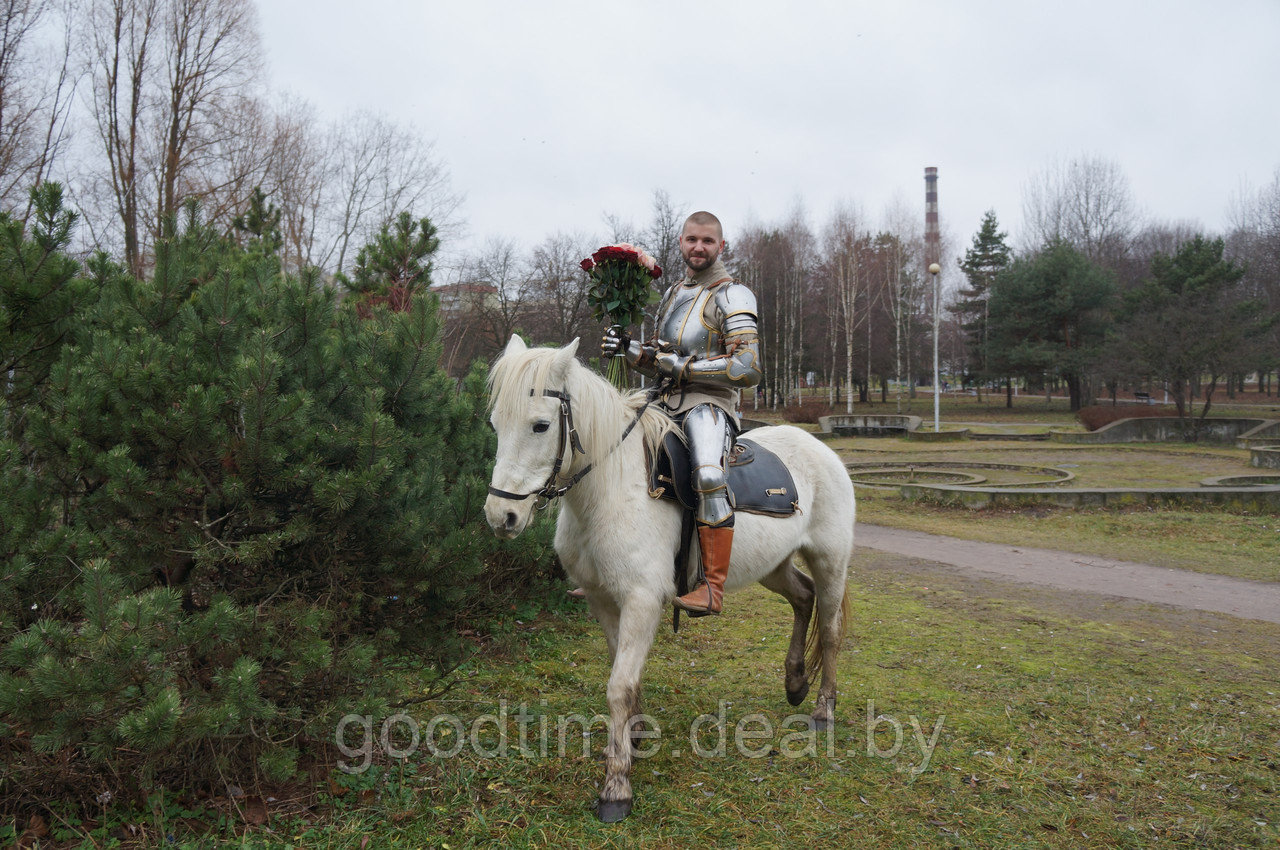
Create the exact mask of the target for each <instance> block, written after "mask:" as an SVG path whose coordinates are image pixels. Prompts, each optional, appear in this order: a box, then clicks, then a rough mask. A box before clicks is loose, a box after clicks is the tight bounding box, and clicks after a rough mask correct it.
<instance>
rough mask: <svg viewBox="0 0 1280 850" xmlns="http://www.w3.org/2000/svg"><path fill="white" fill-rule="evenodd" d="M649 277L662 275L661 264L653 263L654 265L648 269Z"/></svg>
mask: <svg viewBox="0 0 1280 850" xmlns="http://www.w3.org/2000/svg"><path fill="white" fill-rule="evenodd" d="M649 277H652V278H659V277H662V266H659V265H657V264H656V263H655V264H654V267H653V268H651V269H649Z"/></svg>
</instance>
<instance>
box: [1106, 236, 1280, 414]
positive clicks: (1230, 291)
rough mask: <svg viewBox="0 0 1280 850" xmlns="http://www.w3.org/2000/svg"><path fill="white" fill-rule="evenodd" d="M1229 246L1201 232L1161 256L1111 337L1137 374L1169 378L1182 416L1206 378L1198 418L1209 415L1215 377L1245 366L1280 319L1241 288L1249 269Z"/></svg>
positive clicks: (1128, 301) (1167, 382)
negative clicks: (1238, 261) (1230, 256)
mask: <svg viewBox="0 0 1280 850" xmlns="http://www.w3.org/2000/svg"><path fill="white" fill-rule="evenodd" d="M1224 247H1225V246H1224V244H1223V241H1222V240H1221V239H1206V238H1205V237H1204V236H1200V235H1197V236H1195V237H1194V238H1192V239H1189V240H1187V241H1186V242H1184V243H1182V244H1181V245H1180V246H1179V247H1178V249H1177V251H1175V252H1174V253H1173V254H1171V255H1169V254H1160V253H1158V254H1156V255H1155V257H1153V258H1152V260H1151V271H1150V276H1149V277H1148V278H1147V280H1146V281H1144V282H1143V284H1142V286H1140V287H1139V288H1138V289H1136V290H1134V291H1132V292H1130V293H1128V295H1127V296H1126V298H1125V304H1124V315H1123V321H1122V322H1121V324H1120V326H1119V328H1118V329H1117V333H1116V334H1115V339H1114V341H1113V346H1114V349H1113V351H1114V358H1115V360H1116V361H1117V362H1119V363H1123V364H1125V366H1126V370H1127V371H1128V372H1129V373H1130V374H1132V375H1134V376H1136V377H1141V378H1146V379H1154V380H1156V381H1158V382H1160V383H1163V385H1164V386H1165V388H1166V389H1167V390H1168V392H1169V394H1170V395H1172V396H1173V399H1174V403H1175V405H1176V406H1177V409H1178V415H1179V416H1181V417H1186V416H1187V415H1189V413H1190V408H1191V404H1192V399H1193V398H1194V397H1195V395H1196V392H1195V389H1196V387H1197V386H1198V385H1199V383H1200V381H1201V379H1202V377H1205V376H1207V377H1208V378H1209V383H1208V385H1207V386H1205V387H1204V388H1203V390H1204V393H1203V395H1204V407H1203V410H1202V412H1201V415H1200V418H1201V419H1203V418H1204V417H1205V416H1207V415H1208V413H1209V409H1210V406H1211V405H1212V401H1213V392H1214V389H1215V388H1216V386H1217V382H1218V381H1219V380H1221V379H1223V378H1225V377H1227V376H1229V375H1231V374H1232V373H1233V372H1243V371H1246V370H1247V368H1248V366H1249V364H1250V358H1252V357H1253V356H1254V354H1255V352H1256V350H1257V348H1258V346H1259V345H1260V344H1261V341H1262V339H1263V338H1264V334H1265V332H1266V331H1267V330H1268V329H1269V328H1270V327H1272V326H1273V325H1274V324H1275V323H1276V317H1275V316H1274V315H1269V314H1268V313H1267V311H1266V309H1265V304H1264V303H1263V302H1262V301H1261V300H1260V299H1257V298H1255V297H1250V293H1248V292H1247V291H1245V290H1244V289H1243V288H1242V287H1241V286H1240V283H1241V281H1242V279H1243V278H1244V276H1245V270H1244V269H1243V268H1242V267H1241V266H1239V265H1237V264H1236V263H1235V262H1233V261H1231V260H1228V259H1226V258H1225V257H1224V256H1223V252H1224ZM1188 436H1191V437H1194V436H1195V435H1194V433H1193V432H1189V434H1188Z"/></svg>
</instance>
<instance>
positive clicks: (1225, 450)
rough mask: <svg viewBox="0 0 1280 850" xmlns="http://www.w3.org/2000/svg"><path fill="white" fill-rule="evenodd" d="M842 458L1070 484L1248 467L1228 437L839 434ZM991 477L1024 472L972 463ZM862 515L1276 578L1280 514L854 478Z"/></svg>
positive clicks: (1168, 483)
mask: <svg viewBox="0 0 1280 850" xmlns="http://www.w3.org/2000/svg"><path fill="white" fill-rule="evenodd" d="M831 446H832V447H833V448H835V449H836V450H837V451H839V452H840V456H841V457H842V458H843V459H844V460H846V461H862V462H865V461H876V460H885V461H896V462H904V461H909V460H913V459H914V460H930V461H939V460H950V461H966V462H979V463H981V462H988V463H1021V464H1030V465H1036V466H1059V467H1064V468H1069V469H1070V470H1071V472H1073V473H1075V475H1076V478H1075V480H1074V481H1072V482H1071V483H1070V485H1068V486H1070V487H1195V486H1197V485H1198V483H1199V482H1200V481H1201V480H1202V479H1204V478H1209V477H1212V476H1218V475H1231V474H1242V473H1246V472H1248V471H1250V467H1249V466H1248V458H1249V453H1248V452H1247V451H1245V450H1243V449H1237V448H1234V447H1227V446H1208V445H1199V444H1169V443H1162V444H1144V445H1122V446H1078V445H1061V446H1050V445H1046V444H1028V443H1014V442H1009V443H1003V442H990V443H973V442H965V443H937V444H921V443H910V442H907V441H905V440H900V439H876V438H860V439H847V440H833V441H832V442H831ZM974 471H975V472H978V473H979V474H982V475H985V476H986V477H987V478H988V479H989V483H990V484H991V485H993V486H999V485H1001V484H1006V483H1010V482H1013V481H1017V480H1018V479H1019V478H1021V479H1022V480H1026V475H1025V474H1022V473H1011V472H1004V471H999V470H991V471H982V470H974ZM858 519H859V521H861V522H867V523H872V524H876V525H887V526H892V527H894V528H906V529H910V530H913V531H924V532H929V533H933V534H944V535H948V536H951V537H960V538H963V539H966V540H980V541H984V542H988V543H1017V544H1021V545H1026V546H1036V547H1040V548H1045V549H1060V550H1063V551H1068V552H1079V553H1081V554H1084V555H1101V556H1104V557H1111V558H1119V559H1122V560H1131V561H1139V562H1142V563H1150V564H1155V565H1157V566H1165V567H1173V568H1176V569H1186V570H1195V571H1197V572H1206V573H1215V574H1219V575H1229V576H1235V577H1238V578H1249V579H1259V580H1265V581H1280V515H1276V514H1237V513H1230V512H1227V511H1224V510H1221V509H1217V508H1208V507H1206V508H1195V507H1187V508H1185V509H1180V510H1170V509H1152V508H1145V507H1144V508H1130V509H1125V510H1112V509H1100V508H1089V509H1069V508H1054V507H1035V508H1025V509H1008V508H1000V509H990V510H980V511H973V510H968V509H965V508H958V507H943V506H937V505H928V504H923V503H918V502H911V503H908V502H904V501H903V500H902V499H900V498H899V497H898V495H897V492H896V490H883V489H873V488H865V487H860V488H858Z"/></svg>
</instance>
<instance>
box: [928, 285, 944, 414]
mask: <svg viewBox="0 0 1280 850" xmlns="http://www.w3.org/2000/svg"><path fill="white" fill-rule="evenodd" d="M940 271H942V266H940V265H938V264H937V263H930V264H929V274H931V275H933V431H934V433H935V434H936V433H937V432H939V431H941V430H942V421H941V417H940V415H939V411H940V409H941V396H940V395H939V393H940V392H941V391H942V379H941V376H940V375H939V374H938V328H939V323H938V307H939V303H940V301H941V298H940V297H939V293H938V272H940Z"/></svg>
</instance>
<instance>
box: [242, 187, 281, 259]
mask: <svg viewBox="0 0 1280 850" xmlns="http://www.w3.org/2000/svg"><path fill="white" fill-rule="evenodd" d="M280 215H281V213H280V209H279V208H278V207H277V206H276V205H275V204H271V203H268V202H267V195H266V193H265V192H263V191H262V187H261V186H254V187H253V192H252V193H251V194H250V195H249V207H248V209H246V210H245V211H244V213H242V214H241V215H238V216H236V217H235V219H234V220H233V221H232V226H233V227H234V228H235V229H236V231H237V232H239V233H241V234H243V235H244V236H243V238H244V239H245V243H244V244H245V250H246V251H247V252H248V253H249V254H251V255H262V256H275V255H276V254H277V253H278V252H279V250H280V246H281V245H283V244H284V237H283V236H281V234H280Z"/></svg>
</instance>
